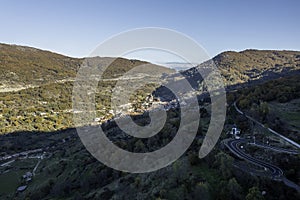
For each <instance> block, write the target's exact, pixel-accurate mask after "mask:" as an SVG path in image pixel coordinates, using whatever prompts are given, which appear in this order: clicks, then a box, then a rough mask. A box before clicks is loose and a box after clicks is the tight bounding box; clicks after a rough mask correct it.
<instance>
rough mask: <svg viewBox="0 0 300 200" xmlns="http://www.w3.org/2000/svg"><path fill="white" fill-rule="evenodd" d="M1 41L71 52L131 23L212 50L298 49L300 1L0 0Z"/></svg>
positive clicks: (88, 48) (79, 52)
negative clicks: (187, 38) (173, 33)
mask: <svg viewBox="0 0 300 200" xmlns="http://www.w3.org/2000/svg"><path fill="white" fill-rule="evenodd" d="M0 5H1V6H0V17H1V21H0V27H1V31H0V42H1V43H9V44H20V45H28V46H33V47H37V48H41V49H46V50H51V51H54V52H58V53H62V54H64V55H69V56H73V57H84V56H87V55H89V54H90V53H91V52H92V51H93V50H94V49H95V48H96V47H97V45H98V44H100V43H101V42H103V41H104V40H106V39H107V38H109V37H111V36H112V35H115V34H118V33H119V32H122V31H126V30H129V29H133V28H141V27H163V28H169V29H174V30H176V31H179V32H182V33H184V34H186V35H188V36H190V37H191V38H193V39H194V40H196V41H197V42H198V43H199V44H201V45H202V46H203V47H204V48H205V49H206V50H207V52H208V53H209V55H211V56H215V55H216V54H218V53H220V52H222V51H225V50H236V51H240V50H244V49H249V48H255V49H291V50H300V39H299V36H300V26H299V20H300V12H299V7H300V1H297V0H294V1H293V0H282V1H277V0H274V1H263V0H261V1H256V0H253V1H242V0H240V1H231V0H228V1H225V0H223V1H221V0H219V1H218V0H215V1H213V0H212V1H208V0H207V1H201V0H198V1H197V0H195V1H193V0H190V1H184V0H182V1H176V0H127V1H126V0H123V1H121V0H120V1H116V0H107V1H106V0H103V1H101V0H100V1H96V0H94V1H93V0H86V1H83V0H78V1H63V0H61V1H58V0H49V1H40V0H35V1H34V0H26V1H22V0H19V1H17V0H6V1H3V0H0Z"/></svg>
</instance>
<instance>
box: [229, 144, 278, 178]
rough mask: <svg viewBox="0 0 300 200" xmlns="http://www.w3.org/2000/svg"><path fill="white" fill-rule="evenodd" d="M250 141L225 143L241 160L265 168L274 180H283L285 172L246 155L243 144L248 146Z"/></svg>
mask: <svg viewBox="0 0 300 200" xmlns="http://www.w3.org/2000/svg"><path fill="white" fill-rule="evenodd" d="M247 143H248V140H246V139H237V140H236V139H233V140H227V141H225V145H226V147H227V148H228V149H229V150H230V151H231V152H232V153H233V154H235V155H236V156H238V157H239V158H241V159H244V160H246V161H248V162H251V163H253V164H255V165H257V166H260V167H263V168H264V169H266V170H269V171H270V172H271V174H272V178H273V179H280V180H281V179H282V176H283V172H282V170H281V169H280V168H279V167H277V166H275V165H272V164H269V163H266V162H264V161H262V160H259V159H256V158H254V157H252V156H250V155H248V154H246V153H245V152H244V151H243V150H242V149H241V146H242V144H247Z"/></svg>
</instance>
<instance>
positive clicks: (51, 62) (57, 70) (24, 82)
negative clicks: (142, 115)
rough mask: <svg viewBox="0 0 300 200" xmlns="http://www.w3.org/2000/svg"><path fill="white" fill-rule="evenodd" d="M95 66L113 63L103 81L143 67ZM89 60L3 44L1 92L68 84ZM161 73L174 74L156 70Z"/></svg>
mask: <svg viewBox="0 0 300 200" xmlns="http://www.w3.org/2000/svg"><path fill="white" fill-rule="evenodd" d="M88 59H89V62H93V63H98V64H99V63H111V64H110V66H109V67H108V69H107V71H106V72H105V73H104V78H116V77H118V76H120V75H122V74H124V73H125V72H126V71H128V70H130V69H132V68H134V67H136V66H138V65H142V64H149V63H147V62H144V61H139V60H128V59H124V58H107V57H103V58H102V57H101V58H100V57H94V58H88ZM84 60H87V59H86V58H82V59H79V58H71V57H67V56H64V55H60V54H57V53H53V52H50V51H44V50H40V49H36V48H32V47H26V46H18V45H8V44H0V91H2V92H3V91H14V90H18V88H22V89H24V88H28V87H34V86H39V85H42V84H48V83H53V82H57V81H59V82H65V81H68V80H72V79H74V78H75V76H76V73H77V70H78V69H79V67H80V66H81V64H82V62H83V61H84ZM92 60H93V61H92ZM155 66H156V67H157V70H159V72H161V73H171V72H173V70H170V69H168V68H165V67H160V66H157V65H155Z"/></svg>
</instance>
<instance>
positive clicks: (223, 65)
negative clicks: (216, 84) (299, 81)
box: [183, 50, 300, 87]
mask: <svg viewBox="0 0 300 200" xmlns="http://www.w3.org/2000/svg"><path fill="white" fill-rule="evenodd" d="M212 61H213V63H214V64H215V66H216V67H217V68H218V69H219V70H220V72H221V74H222V76H223V77H224V83H225V85H226V86H227V87H230V86H233V85H240V84H246V83H251V84H252V83H258V82H259V83H261V82H264V81H266V80H272V79H276V78H280V77H284V76H289V75H294V74H298V73H300V52H299V51H275V50H245V51H241V52H235V51H227V52H223V53H221V54H219V55H217V56H215V57H214V58H212V59H211V60H208V61H206V62H204V63H202V64H200V65H198V66H196V67H194V68H191V69H188V70H186V71H184V72H183V74H185V75H186V76H188V77H190V78H191V79H196V80H199V79H201V78H200V77H199V74H198V75H197V72H196V70H197V69H202V68H205V66H207V65H211V64H212ZM193 77H194V78H193Z"/></svg>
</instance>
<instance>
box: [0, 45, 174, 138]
mask: <svg viewBox="0 0 300 200" xmlns="http://www.w3.org/2000/svg"><path fill="white" fill-rule="evenodd" d="M83 61H86V62H88V65H89V66H94V65H97V66H102V65H103V64H110V65H109V67H108V68H107V69H106V71H105V72H104V74H103V77H102V78H103V79H106V80H105V81H100V82H99V84H98V90H97V92H96V94H95V95H96V104H97V105H96V107H97V115H98V117H99V118H105V119H107V118H110V117H111V116H112V115H111V113H109V110H110V97H111V89H112V88H114V85H115V83H116V81H117V80H118V78H119V77H120V76H122V75H123V74H124V73H126V72H127V71H128V70H131V69H133V68H135V67H136V66H139V65H144V64H147V65H150V66H149V69H148V68H146V69H144V71H142V73H147V74H148V75H150V76H154V74H153V73H152V71H155V72H159V73H161V74H162V73H172V72H174V70H170V69H168V68H165V67H161V66H157V65H152V64H150V63H147V62H144V61H139V60H128V59H124V58H101V57H94V58H86V59H77V58H70V57H66V56H63V55H59V54H56V53H52V52H49V51H43V50H39V49H35V48H31V47H23V46H16V45H6V44H0V77H1V78H0V94H1V96H0V134H3V133H10V132H14V131H55V130H61V129H65V128H68V127H73V123H72V89H73V82H74V80H75V77H76V72H77V70H78V69H79V67H80V66H81V64H82V62H83ZM154 68H155V70H153V69H154ZM99 70H101V67H100V69H99ZM139 75H140V76H139V77H137V78H136V79H135V80H139V79H143V74H142V75H141V74H139ZM145 76H146V75H145ZM149 80H150V78H149ZM149 84H151V82H150V83H149ZM128 87H130V85H129V86H128ZM153 89H154V84H152V85H150V86H146V87H145V88H144V92H143V93H141V94H140V95H136V99H140V100H139V101H142V100H143V98H144V97H145V94H144V93H146V92H148V93H151V91H152V90H153Z"/></svg>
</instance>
